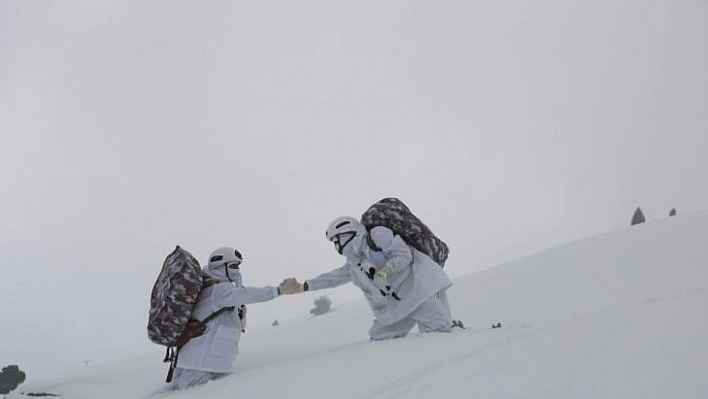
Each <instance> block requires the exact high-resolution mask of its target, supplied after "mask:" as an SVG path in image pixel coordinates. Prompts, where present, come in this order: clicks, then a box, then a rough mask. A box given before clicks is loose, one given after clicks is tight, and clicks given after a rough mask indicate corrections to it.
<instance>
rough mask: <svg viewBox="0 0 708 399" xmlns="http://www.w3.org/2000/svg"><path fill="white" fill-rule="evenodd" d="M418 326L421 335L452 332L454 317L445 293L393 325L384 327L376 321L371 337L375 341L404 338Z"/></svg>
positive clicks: (441, 293)
mask: <svg viewBox="0 0 708 399" xmlns="http://www.w3.org/2000/svg"><path fill="white" fill-rule="evenodd" d="M416 324H418V331H420V332H421V333H429V332H450V329H451V328H452V315H451V313H450V303H449V302H448V300H447V293H446V292H445V291H441V292H438V293H437V294H435V295H433V296H432V297H430V298H429V299H428V300H427V301H425V302H423V304H422V305H420V306H418V307H417V308H416V309H415V310H414V311H413V312H412V313H411V314H409V315H408V316H406V317H404V318H403V319H401V320H399V321H397V322H395V323H393V324H389V325H383V324H381V323H379V322H378V321H376V319H374V323H373V324H372V325H371V328H370V329H369V337H370V338H371V339H372V340H374V341H378V340H382V339H391V338H399V337H404V336H406V335H408V333H409V332H410V331H411V330H412V329H413V327H414V326H415V325H416Z"/></svg>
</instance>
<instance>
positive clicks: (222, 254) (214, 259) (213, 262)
mask: <svg viewBox="0 0 708 399" xmlns="http://www.w3.org/2000/svg"><path fill="white" fill-rule="evenodd" d="M241 262H243V257H242V256H241V253H240V252H238V251H237V250H235V249H233V248H229V247H221V248H218V249H215V250H214V252H212V253H211V255H209V267H215V266H221V265H231V264H234V263H241Z"/></svg>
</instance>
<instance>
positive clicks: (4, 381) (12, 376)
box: [0, 364, 26, 395]
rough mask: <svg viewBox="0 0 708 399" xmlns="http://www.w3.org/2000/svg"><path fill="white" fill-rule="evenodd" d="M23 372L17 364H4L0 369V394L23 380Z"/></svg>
mask: <svg viewBox="0 0 708 399" xmlns="http://www.w3.org/2000/svg"><path fill="white" fill-rule="evenodd" d="M25 377H26V375H25V372H24V371H22V370H20V368H19V367H18V366H17V365H14V364H13V365H11V366H5V367H3V368H2V371H0V395H5V394H8V393H10V392H12V391H14V390H15V388H17V386H18V385H20V384H22V383H23V382H25Z"/></svg>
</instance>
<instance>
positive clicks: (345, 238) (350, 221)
mask: <svg viewBox="0 0 708 399" xmlns="http://www.w3.org/2000/svg"><path fill="white" fill-rule="evenodd" d="M360 226H361V223H359V221H358V220H356V219H354V218H353V217H351V216H342V217H338V218H336V219H334V220H333V221H332V223H330V224H329V227H327V231H325V237H326V238H327V239H328V240H330V241H332V242H333V243H334V247H335V248H336V249H337V252H339V253H340V254H341V253H342V249H344V247H345V246H347V244H349V242H350V241H351V240H353V239H354V237H355V236H356V233H357V232H358V231H359V227H360Z"/></svg>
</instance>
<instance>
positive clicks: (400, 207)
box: [361, 197, 450, 267]
mask: <svg viewBox="0 0 708 399" xmlns="http://www.w3.org/2000/svg"><path fill="white" fill-rule="evenodd" d="M361 224H363V225H364V226H365V227H366V229H367V230H369V231H371V229H372V228H374V227H376V226H384V227H388V228H389V229H391V230H392V231H393V232H394V233H395V234H398V235H399V236H401V238H403V241H405V242H406V244H408V245H410V246H412V247H413V248H415V249H417V250H418V251H420V252H422V253H424V254H426V255H428V256H429V257H430V258H431V259H432V260H433V261H435V263H437V264H438V265H440V267H444V266H445V261H446V260H447V256H448V254H449V253H450V249H449V248H448V246H447V244H445V243H444V242H443V241H442V240H441V239H439V238H438V237H436V236H435V234H433V232H432V231H431V230H430V229H429V228H428V226H426V225H425V224H424V223H423V222H422V221H421V220H420V219H418V218H417V217H416V216H415V215H414V214H413V212H411V210H410V209H409V208H408V207H407V206H406V204H404V203H403V202H402V201H401V200H399V199H398V198H393V197H390V198H384V199H382V200H380V201H378V202H377V203H375V204H373V205H371V206H370V207H369V209H367V210H366V212H364V213H363V214H362V215H361ZM367 243H368V244H369V246H370V247H371V249H373V250H374V251H377V250H378V251H380V250H381V249H379V248H378V247H376V245H375V244H374V242H373V240H371V236H370V235H367Z"/></svg>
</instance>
